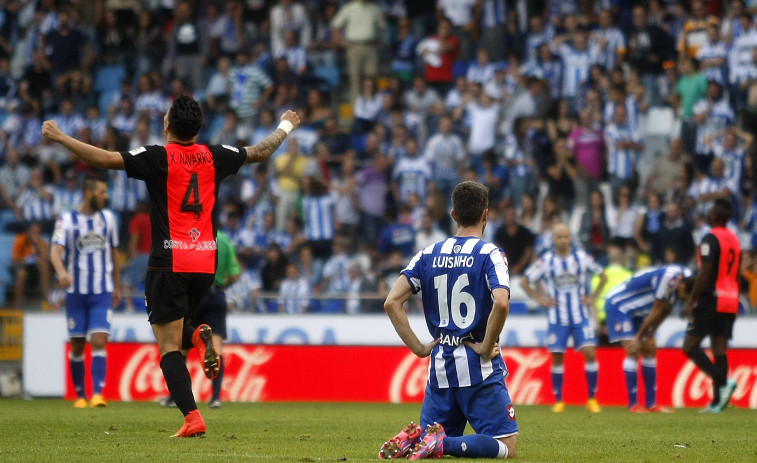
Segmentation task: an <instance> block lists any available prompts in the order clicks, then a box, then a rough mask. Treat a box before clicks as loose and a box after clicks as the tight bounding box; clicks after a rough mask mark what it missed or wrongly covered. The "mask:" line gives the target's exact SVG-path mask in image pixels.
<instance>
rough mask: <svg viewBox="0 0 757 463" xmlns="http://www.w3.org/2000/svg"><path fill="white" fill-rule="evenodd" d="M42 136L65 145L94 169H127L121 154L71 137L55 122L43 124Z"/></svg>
mask: <svg viewBox="0 0 757 463" xmlns="http://www.w3.org/2000/svg"><path fill="white" fill-rule="evenodd" d="M42 136H43V137H45V138H47V139H48V140H50V141H52V142H55V143H59V144H61V145H63V146H64V147H65V148H66V149H68V150H69V151H71V152H72V153H74V154H75V155H76V157H77V158H79V159H80V160H81V161H82V162H84V163H85V164H89V165H90V166H92V167H97V168H100V169H114V170H124V168H125V167H124V159H123V158H122V157H121V153H118V152H116V151H108V150H104V149H102V148H98V147H96V146H92V145H89V144H87V143H84V142H81V141H79V140H77V139H75V138H73V137H70V136H68V135H66V134H65V133H63V132H62V131H61V130H60V128H59V127H58V124H56V123H55V121H45V122H44V123H43V124H42Z"/></svg>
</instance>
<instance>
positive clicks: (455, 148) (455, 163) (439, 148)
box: [423, 115, 491, 197]
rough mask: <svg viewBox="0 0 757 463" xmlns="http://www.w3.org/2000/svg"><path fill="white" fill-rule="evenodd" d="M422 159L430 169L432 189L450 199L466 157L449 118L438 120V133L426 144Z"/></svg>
mask: <svg viewBox="0 0 757 463" xmlns="http://www.w3.org/2000/svg"><path fill="white" fill-rule="evenodd" d="M423 157H424V159H425V160H426V162H427V163H428V164H429V165H430V166H431V168H432V176H431V178H432V180H433V182H434V189H435V190H439V191H441V192H442V193H443V194H444V196H445V197H451V195H452V190H453V189H454V188H455V186H456V185H457V183H458V180H459V179H460V177H461V176H462V173H463V166H464V163H465V161H466V157H467V156H466V153H465V147H464V146H463V141H462V139H461V138H460V137H459V136H458V135H457V134H456V133H454V132H452V118H451V117H450V116H446V115H445V116H443V117H442V118H441V119H440V120H439V131H438V132H437V133H435V134H434V135H432V136H431V137H430V138H429V139H428V141H427V142H426V147H425V150H424V153H423ZM489 186H490V187H491V185H489Z"/></svg>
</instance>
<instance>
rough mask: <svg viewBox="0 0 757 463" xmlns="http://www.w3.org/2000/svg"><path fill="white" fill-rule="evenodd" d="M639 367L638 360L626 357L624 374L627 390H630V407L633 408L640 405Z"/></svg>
mask: <svg viewBox="0 0 757 463" xmlns="http://www.w3.org/2000/svg"><path fill="white" fill-rule="evenodd" d="M637 368H638V365H637V364H636V359H632V358H628V357H626V358H625V360H623V373H625V375H626V389H628V407H629V408H630V407H633V406H634V405H636V404H637V403H639V399H638V397H637V396H636V392H637V390H638V387H639V384H638V383H639V378H638V377H637V375H638V370H637Z"/></svg>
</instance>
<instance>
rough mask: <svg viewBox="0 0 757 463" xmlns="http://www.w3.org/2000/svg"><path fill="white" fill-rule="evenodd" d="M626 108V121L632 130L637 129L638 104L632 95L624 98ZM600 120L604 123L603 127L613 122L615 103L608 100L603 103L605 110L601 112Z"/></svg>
mask: <svg viewBox="0 0 757 463" xmlns="http://www.w3.org/2000/svg"><path fill="white" fill-rule="evenodd" d="M625 103H626V104H625V106H626V116H627V119H628V124H629V125H631V126H633V127H634V128H637V129H638V128H639V104H638V102H637V101H636V97H635V96H633V95H628V97H626V101H625ZM602 119H604V121H605V125H610V124H612V123H613V121H614V120H615V102H614V101H611V100H608V101H607V103H605V108H604V110H603V112H602Z"/></svg>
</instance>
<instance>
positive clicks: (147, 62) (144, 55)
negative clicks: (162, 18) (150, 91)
mask: <svg viewBox="0 0 757 463" xmlns="http://www.w3.org/2000/svg"><path fill="white" fill-rule="evenodd" d="M135 47H136V64H135V69H134V71H135V73H136V74H137V75H140V74H142V73H145V72H147V71H149V70H151V69H159V68H160V66H161V63H162V60H163V57H164V56H165V54H166V48H167V44H166V40H165V37H164V36H163V31H162V30H161V26H160V23H159V21H158V20H157V18H156V17H155V16H153V14H152V13H151V12H150V11H149V10H147V9H144V10H142V11H140V12H139V16H138V19H137V29H136V33H135Z"/></svg>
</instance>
